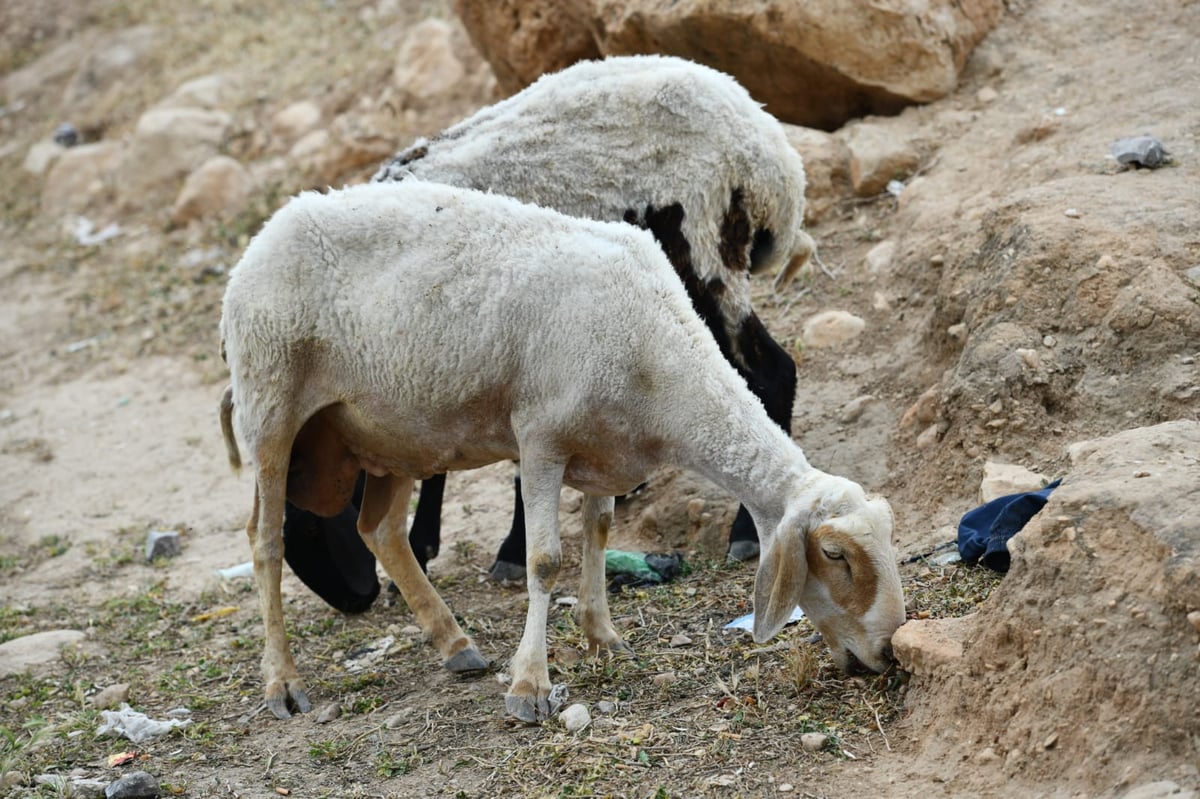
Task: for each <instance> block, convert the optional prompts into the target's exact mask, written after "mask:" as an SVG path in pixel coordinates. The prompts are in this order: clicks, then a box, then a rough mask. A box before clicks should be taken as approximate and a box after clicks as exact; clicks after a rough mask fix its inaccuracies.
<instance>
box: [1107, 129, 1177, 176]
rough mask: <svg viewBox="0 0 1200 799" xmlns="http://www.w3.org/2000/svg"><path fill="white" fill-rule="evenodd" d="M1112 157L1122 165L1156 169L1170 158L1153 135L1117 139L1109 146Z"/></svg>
mask: <svg viewBox="0 0 1200 799" xmlns="http://www.w3.org/2000/svg"><path fill="white" fill-rule="evenodd" d="M1109 150H1110V151H1111V152H1112V154H1113V158H1115V159H1117V163H1118V164H1122V165H1124V166H1129V165H1131V164H1132V165H1133V166H1144V167H1148V168H1150V169H1157V168H1158V167H1160V166H1162V165H1163V164H1165V163H1167V162H1168V161H1170V160H1171V158H1170V155H1169V154H1168V153H1167V151H1166V150H1165V149H1163V145H1162V142H1160V141H1159V140H1158V139H1156V138H1154V137H1153V136H1131V137H1129V138H1126V139H1117V140H1116V141H1115V142H1113V143H1112V144H1111V145H1110V146H1109Z"/></svg>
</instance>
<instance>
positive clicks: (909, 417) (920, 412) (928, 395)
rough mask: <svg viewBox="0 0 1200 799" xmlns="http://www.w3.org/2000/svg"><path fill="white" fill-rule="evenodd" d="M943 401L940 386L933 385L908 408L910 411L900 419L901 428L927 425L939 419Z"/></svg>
mask: <svg viewBox="0 0 1200 799" xmlns="http://www.w3.org/2000/svg"><path fill="white" fill-rule="evenodd" d="M941 401H942V390H941V387H940V386H938V385H936V384H935V385H932V386H930V387H929V388H927V389H925V390H924V391H923V392H921V396H919V397H917V401H916V402H914V403H913V404H912V405H910V406H908V410H906V411H905V412H904V415H903V416H901V417H900V427H901V428H906V427H912V426H914V425H927V424H929V423H931V422H932V421H933V420H934V419H937V412H938V405H939V404H940V403H941Z"/></svg>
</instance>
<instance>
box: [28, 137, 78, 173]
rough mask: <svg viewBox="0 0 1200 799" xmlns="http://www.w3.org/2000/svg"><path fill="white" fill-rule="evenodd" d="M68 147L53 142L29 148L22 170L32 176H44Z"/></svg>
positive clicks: (41, 143)
mask: <svg viewBox="0 0 1200 799" xmlns="http://www.w3.org/2000/svg"><path fill="white" fill-rule="evenodd" d="M66 149H67V148H66V147H63V146H62V145H61V144H59V143H57V142H52V141H40V142H37V143H35V144H34V145H33V146H32V147H30V148H29V152H28V153H26V154H25V161H24V162H23V163H22V164H21V168H22V169H24V170H25V171H26V172H28V173H29V174H31V175H44V174H46V170H48V169H49V168H50V166H51V164H53V163H54V161H55V160H56V159H57V158H58V157H59V156H60V155H62V154H63V153H64V152H66Z"/></svg>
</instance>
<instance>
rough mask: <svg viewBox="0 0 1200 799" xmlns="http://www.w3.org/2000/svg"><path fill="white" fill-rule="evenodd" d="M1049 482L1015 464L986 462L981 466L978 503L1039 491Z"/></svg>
mask: <svg viewBox="0 0 1200 799" xmlns="http://www.w3.org/2000/svg"><path fill="white" fill-rule="evenodd" d="M1049 482H1050V481H1049V480H1047V479H1046V478H1045V476H1043V475H1040V474H1038V473H1037V472H1034V471H1030V470H1029V469H1026V468H1025V467H1024V466H1020V465H1018V464H1015V463H999V462H997V461H988V462H987V463H985V464H984V465H983V481H982V482H981V483H980V484H979V501H980V502H991V501H992V500H993V499H997V498H998V497H1006V496H1008V495H1009V494H1023V493H1025V492H1026V491H1040V490H1041V489H1043V488H1045V487H1046V485H1047V484H1048V483H1049Z"/></svg>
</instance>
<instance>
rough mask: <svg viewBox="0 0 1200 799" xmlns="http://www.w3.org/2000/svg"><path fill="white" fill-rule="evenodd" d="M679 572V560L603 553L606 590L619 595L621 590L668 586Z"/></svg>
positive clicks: (676, 556)
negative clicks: (606, 578) (664, 584)
mask: <svg viewBox="0 0 1200 799" xmlns="http://www.w3.org/2000/svg"><path fill="white" fill-rule="evenodd" d="M682 570H683V556H682V555H680V554H679V553H677V552H673V553H671V554H668V555H663V554H659V553H654V552H652V553H650V554H643V553H641V552H626V551H624V550H620V549H606V550H604V571H605V573H606V574H607V575H608V590H609V591H613V592H616V591H620V590H621V589H622V588H624V587H625V586H640V585H659V584H660V583H665V582H670V581H671V580H674V579H675V578H676V577H678V576H679V575H680V573H681V572H682Z"/></svg>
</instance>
